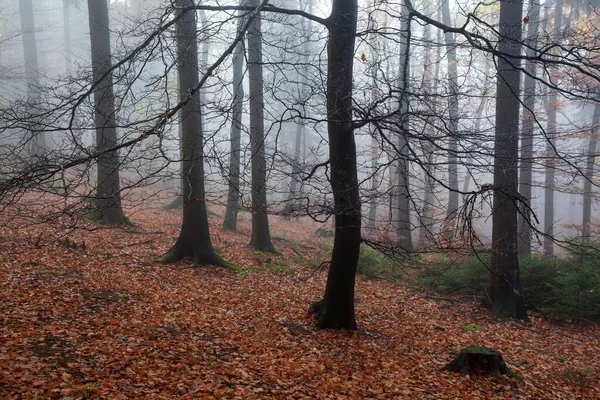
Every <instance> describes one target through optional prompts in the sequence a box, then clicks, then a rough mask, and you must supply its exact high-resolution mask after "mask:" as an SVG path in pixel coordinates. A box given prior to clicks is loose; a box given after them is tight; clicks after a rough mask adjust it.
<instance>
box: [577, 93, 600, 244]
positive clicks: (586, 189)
mask: <svg viewBox="0 0 600 400" xmlns="http://www.w3.org/2000/svg"><path fill="white" fill-rule="evenodd" d="M598 124H600V105H599V104H598V103H596V105H595V106H594V117H593V120H592V129H591V132H590V139H589V143H588V149H587V160H586V166H585V176H584V181H583V218H582V221H581V239H582V241H583V243H586V244H589V243H590V237H591V226H590V225H591V223H592V199H593V193H592V182H593V181H594V166H595V164H596V149H597V147H598Z"/></svg>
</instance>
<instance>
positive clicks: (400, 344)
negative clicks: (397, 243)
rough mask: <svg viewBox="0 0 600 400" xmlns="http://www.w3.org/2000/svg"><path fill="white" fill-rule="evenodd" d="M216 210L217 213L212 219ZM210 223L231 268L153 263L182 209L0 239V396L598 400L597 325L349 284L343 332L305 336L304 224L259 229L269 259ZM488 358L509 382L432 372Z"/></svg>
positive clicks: (243, 230) (309, 247) (317, 290)
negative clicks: (490, 351) (473, 353)
mask: <svg viewBox="0 0 600 400" xmlns="http://www.w3.org/2000/svg"><path fill="white" fill-rule="evenodd" d="M215 209H216V208H215ZM244 219H245V221H241V222H240V224H239V226H240V229H239V232H238V233H231V232H226V231H223V230H222V229H221V228H220V223H221V219H220V217H218V216H213V217H212V218H211V228H212V236H213V244H214V246H215V247H216V248H218V249H219V252H220V253H221V254H222V256H223V257H224V258H225V259H227V260H229V261H231V262H233V263H235V264H237V265H238V266H240V267H241V268H243V269H244V270H245V272H246V273H245V274H240V273H234V272H232V271H230V270H228V269H225V268H216V267H200V268H190V265H189V264H186V263H180V264H175V265H169V266H165V265H161V264H158V263H157V262H156V260H157V259H158V258H159V257H160V256H162V255H163V254H164V253H165V252H166V251H167V250H168V249H169V247H170V246H171V245H172V244H173V243H174V241H175V239H176V237H177V235H178V232H179V223H180V211H177V210H175V211H163V210H161V209H159V208H155V209H147V210H144V211H139V212H137V213H135V214H134V215H133V216H132V220H133V221H134V222H135V223H136V224H137V229H135V230H128V229H124V228H113V229H98V230H95V231H91V232H87V231H86V232H82V231H76V232H73V233H71V234H70V239H71V241H73V240H74V241H75V242H76V243H81V241H82V240H85V242H86V248H85V249H82V248H75V247H78V246H74V245H73V244H72V243H66V242H65V241H63V240H61V241H57V242H54V243H52V244H50V245H46V246H43V247H41V248H40V243H36V241H35V240H33V239H35V238H36V237H37V236H36V235H37V234H38V232H43V231H44V230H45V229H47V230H51V229H52V227H51V226H49V225H48V226H34V227H32V228H31V230H30V231H29V232H28V233H27V232H22V231H20V232H19V233H16V232H15V231H13V230H10V229H8V228H3V230H0V235H1V236H0V254H1V258H0V282H1V283H0V398H2V399H13V398H15V399H21V398H35V399H38V398H52V399H54V398H55V399H64V400H66V399H79V398H106V399H119V398H123V399H126V398H150V399H174V398H184V399H188V398H189V399H196V398H199V399H204V398H206V399H211V398H231V399H233V398H239V399H269V398H273V399H328V398H331V399H341V398H357V399H366V398H381V399H396V398H405V399H491V398H494V399H576V398H586V399H592V398H600V357H598V354H599V353H600V327H599V326H598V325H594V324H591V323H584V322H573V321H562V322H556V321H547V320H544V319H542V318H541V317H536V316H533V317H532V321H531V324H527V325H525V324H521V323H517V322H510V321H509V322H494V321H492V320H491V319H490V318H489V317H488V315H489V314H488V311H487V310H485V309H483V308H482V307H481V306H480V305H479V304H478V302H476V301H470V300H459V299H450V301H448V300H434V299H430V298H427V296H426V295H425V293H423V292H422V291H419V290H416V289H414V288H411V287H410V286H409V285H407V284H402V283H399V284H398V283H397V284H394V283H390V282H388V281H384V280H369V281H367V280H364V279H360V278H359V279H358V281H357V288H356V289H357V290H356V297H357V322H358V324H359V330H358V331H356V332H337V331H327V330H323V331H319V330H316V329H315V328H314V326H315V324H314V320H313V318H312V316H309V315H307V309H308V307H309V306H310V304H311V303H312V302H313V301H314V300H316V299H318V298H319V297H320V296H321V295H322V293H323V291H324V287H325V278H326V274H325V273H324V272H320V273H316V274H313V272H314V271H315V266H318V265H319V264H320V263H321V262H322V261H325V260H326V259H327V250H326V242H327V239H323V238H319V237H317V236H316V235H315V231H316V229H317V228H318V227H319V225H318V224H316V223H313V222H311V221H302V222H290V221H286V220H283V219H281V218H279V217H273V218H271V230H272V234H273V236H274V237H275V238H276V239H275V241H274V243H275V246H276V248H277V250H278V251H279V252H280V254H262V253H257V252H254V251H252V250H250V249H249V248H248V247H247V244H248V242H249V234H250V222H249V221H248V218H247V216H246V218H244ZM469 344H477V345H482V346H488V347H491V348H494V349H496V350H499V351H501V352H502V353H503V355H504V358H505V360H506V361H507V363H508V366H509V367H510V368H512V369H513V370H514V371H515V372H516V373H517V374H518V375H520V376H521V377H522V380H520V379H516V378H511V377H506V378H504V377H503V378H497V377H482V376H461V375H459V374H454V373H449V372H442V371H440V369H441V368H442V367H443V366H444V365H445V364H446V363H448V362H449V361H451V360H452V359H453V357H454V354H455V353H456V351H457V350H460V349H461V348H463V347H465V346H467V345H469Z"/></svg>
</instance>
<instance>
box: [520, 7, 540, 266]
mask: <svg viewBox="0 0 600 400" xmlns="http://www.w3.org/2000/svg"><path fill="white" fill-rule="evenodd" d="M528 14H529V25H528V28H527V38H526V40H525V43H526V44H527V45H528V46H527V48H526V50H525V51H526V53H527V55H528V56H533V54H534V50H532V49H533V48H535V46H536V43H537V36H538V30H539V21H540V18H539V15H540V3H539V0H534V1H532V2H531V3H530V4H529V12H528ZM525 71H526V72H527V73H528V74H527V75H525V88H524V90H523V127H522V129H523V133H522V137H521V176H520V177H519V194H520V195H521V196H522V197H523V200H524V201H526V202H527V204H528V205H529V206H531V185H532V170H533V130H534V116H535V93H536V89H535V79H534V78H533V76H535V73H536V67H535V64H534V63H532V62H530V61H526V62H525ZM530 75H531V76H530ZM518 220H519V255H521V256H525V257H527V256H529V255H530V254H531V212H530V211H529V210H527V209H526V208H525V207H523V208H522V211H521V213H520V214H519V218H518Z"/></svg>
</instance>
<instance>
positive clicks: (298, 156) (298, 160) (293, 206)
mask: <svg viewBox="0 0 600 400" xmlns="http://www.w3.org/2000/svg"><path fill="white" fill-rule="evenodd" d="M312 3H313V0H309V1H308V12H309V13H312ZM299 6H301V3H299ZM300 8H301V7H300ZM302 26H303V32H304V37H303V42H302V63H303V65H308V64H309V62H310V61H309V53H310V43H311V42H310V35H311V32H312V26H311V24H310V21H308V20H306V19H303V20H302ZM307 75H308V69H307V67H305V70H304V73H302V74H300V76H299V78H298V79H299V82H300V90H302V91H304V90H305V87H306V84H307V82H306V77H307ZM306 100H307V99H306V96H303V98H302V102H303V103H304V101H306ZM302 111H303V113H304V114H306V109H305V107H302ZM305 134H306V122H305V121H303V120H300V121H298V123H297V124H296V134H295V142H294V158H293V160H292V179H291V182H290V193H289V195H288V200H287V204H288V209H289V211H290V213H289V214H290V215H289V216H290V217H291V215H292V214H295V213H298V212H299V209H298V208H299V206H300V204H298V195H299V194H302V182H301V180H300V174H301V173H302V166H303V164H302V141H303V139H304V135H305Z"/></svg>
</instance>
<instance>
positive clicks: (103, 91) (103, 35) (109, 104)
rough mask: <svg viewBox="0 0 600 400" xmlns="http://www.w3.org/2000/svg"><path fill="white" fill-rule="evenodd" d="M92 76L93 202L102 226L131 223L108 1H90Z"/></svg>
mask: <svg viewBox="0 0 600 400" xmlns="http://www.w3.org/2000/svg"><path fill="white" fill-rule="evenodd" d="M88 12H89V21H90V42H91V51H92V74H93V79H94V82H95V87H94V122H95V126H96V147H97V150H98V152H99V156H98V159H97V160H98V167H97V186H96V197H95V198H94V200H93V204H94V207H95V209H96V210H95V211H96V214H97V218H98V221H99V222H102V223H107V224H120V223H123V222H128V221H127V219H126V217H125V214H124V213H123V209H122V208H121V189H120V181H119V154H118V151H116V150H112V149H114V148H115V146H116V145H117V128H116V121H115V112H116V111H115V110H116V109H115V96H114V93H113V78H112V71H111V69H110V68H111V51H110V33H109V26H108V3H107V0H88Z"/></svg>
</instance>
